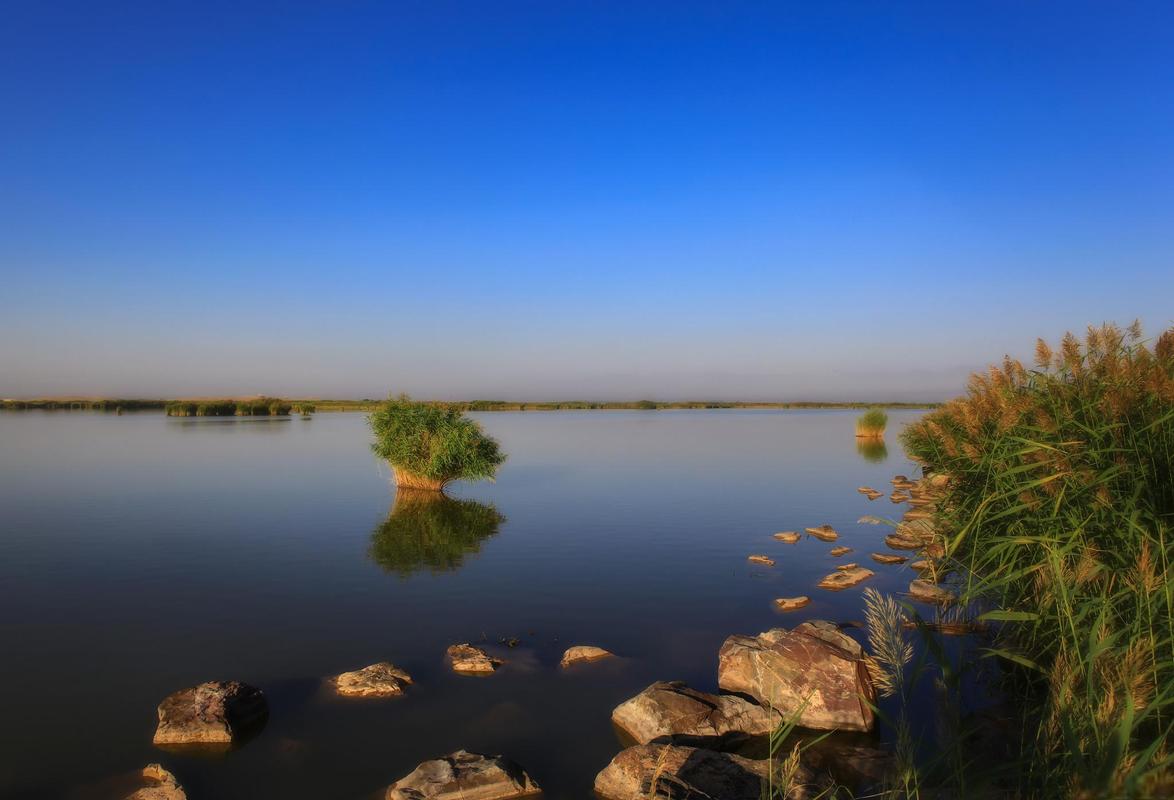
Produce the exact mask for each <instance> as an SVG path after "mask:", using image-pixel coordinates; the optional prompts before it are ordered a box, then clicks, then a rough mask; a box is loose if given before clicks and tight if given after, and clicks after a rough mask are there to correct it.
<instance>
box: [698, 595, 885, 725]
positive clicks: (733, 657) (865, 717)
mask: <svg viewBox="0 0 1174 800" xmlns="http://www.w3.org/2000/svg"><path fill="white" fill-rule="evenodd" d="M836 574H845V573H836ZM863 659H864V653H863V650H862V649H861V647H860V645H859V644H857V643H856V641H855V640H853V639H851V638H850V637H848V636H846V635H844V634H843V633H841V632H840V631H839V630H838V629H837V628H836V626H835V625H833V624H832V623H830V622H824V621H822V620H819V621H812V622H805V623H803V624H801V625H798V626H796V627H795V628H794V629H793V630H790V631H788V630H785V629H782V628H775V629H773V630H769V631H767V632H765V633H761V634H759V635H758V636H739V635H735V636H731V637H729V638H728V639H726V641H725V643H724V644H723V645H722V648H721V651H720V652H719V653H718V685H719V686H720V687H721V688H722V689H724V690H725V691H728V692H737V693H739V694H743V695H746V696H747V697H751V698H753V699H754V700H756V701H757V702H758V703H760V704H761V705H764V706H769V707H771V708H773V709H775V710H777V711H778V712H779V713H781V714H782V715H783V717H785V718H788V719H789V718H791V717H792V716H796V715H797V722H798V724H799V725H801V726H803V727H805V728H814V729H818V730H833V729H841V730H854V731H867V730H871V729H872V727H873V723H874V718H873V713H872V708H871V707H870V706H869V704H870V703H872V702H874V701H875V698H876V693H875V690H874V689H873V685H872V681H871V679H870V678H869V674H868V668H867V666H866V665H865V663H864V660H863Z"/></svg>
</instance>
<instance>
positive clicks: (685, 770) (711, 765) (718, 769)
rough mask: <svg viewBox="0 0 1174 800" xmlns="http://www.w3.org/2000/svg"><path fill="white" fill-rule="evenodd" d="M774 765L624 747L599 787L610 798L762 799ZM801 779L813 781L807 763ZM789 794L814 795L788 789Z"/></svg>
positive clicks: (669, 748) (689, 750) (691, 750)
mask: <svg viewBox="0 0 1174 800" xmlns="http://www.w3.org/2000/svg"><path fill="white" fill-rule="evenodd" d="M769 769H770V766H769V763H768V762H766V761H751V760H750V759H748V758H742V757H741V756H736V755H733V754H732V753H719V752H715V751H713V750H701V749H698V748H695V747H679V746H673V745H664V744H642V745H637V746H636V747H629V748H628V749H627V750H622V751H621V752H620V753H619V754H618V755H616V757H615V758H613V759H612V760H611V763H610V764H608V765H607V767H605V768H604V770H603V771H602V772H600V773H599V774H598V775H597V776H595V792H596V794H597V795H598V796H600V797H602V798H604V800H686V798H688V800H759V798H760V797H761V796H762V792H763V789H764V784H765V783H766V782H765V780H764V778H765V777H766V776H767V774H768V770H769ZM795 778H796V782H797V783H801V784H807V783H810V782H812V780H813V776H812V774H811V772H810V771H809V770H808V769H806V768H805V767H802V766H800V768H799V774H797V775H796V776H795ZM798 791H803V790H801V789H800V790H798ZM785 796H786V798H787V800H800V798H804V797H807V796H808V795H807V794H806V792H803V793H802V794H797V793H794V792H792V791H787V792H786V794H785Z"/></svg>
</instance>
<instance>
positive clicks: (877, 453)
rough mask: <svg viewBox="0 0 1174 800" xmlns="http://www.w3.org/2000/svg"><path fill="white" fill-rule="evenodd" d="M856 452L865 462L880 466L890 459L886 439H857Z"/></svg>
mask: <svg viewBox="0 0 1174 800" xmlns="http://www.w3.org/2000/svg"><path fill="white" fill-rule="evenodd" d="M856 452H857V453H859V454H860V457H861V458H863V459H864V460H865V461H868V462H870V463H872V464H879V463H881V462H882V461H884V460H885V459H887V458H888V457H889V448H888V447H886V446H885V440H884V439H857V440H856Z"/></svg>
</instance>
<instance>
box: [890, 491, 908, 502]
mask: <svg viewBox="0 0 1174 800" xmlns="http://www.w3.org/2000/svg"><path fill="white" fill-rule="evenodd" d="M889 499H890V500H892V501H893V502H894V503H904V502H905V501H907V500H908V499H909V496H908V495H904V494H899V493H897V492H893V493H892V494H891V495H889Z"/></svg>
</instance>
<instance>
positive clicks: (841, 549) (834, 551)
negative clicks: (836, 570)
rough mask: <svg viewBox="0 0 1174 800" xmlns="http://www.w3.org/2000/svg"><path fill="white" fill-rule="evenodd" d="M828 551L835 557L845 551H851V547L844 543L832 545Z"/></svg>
mask: <svg viewBox="0 0 1174 800" xmlns="http://www.w3.org/2000/svg"><path fill="white" fill-rule="evenodd" d="M828 552H829V553H831V554H832V555H833V556H835V557H836V558H839V557H840V556H842V555H844V554H845V553H851V552H852V548H851V547H848V546H846V545H840V546H839V547H833V548H832V549H831V550H829V551H828Z"/></svg>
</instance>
